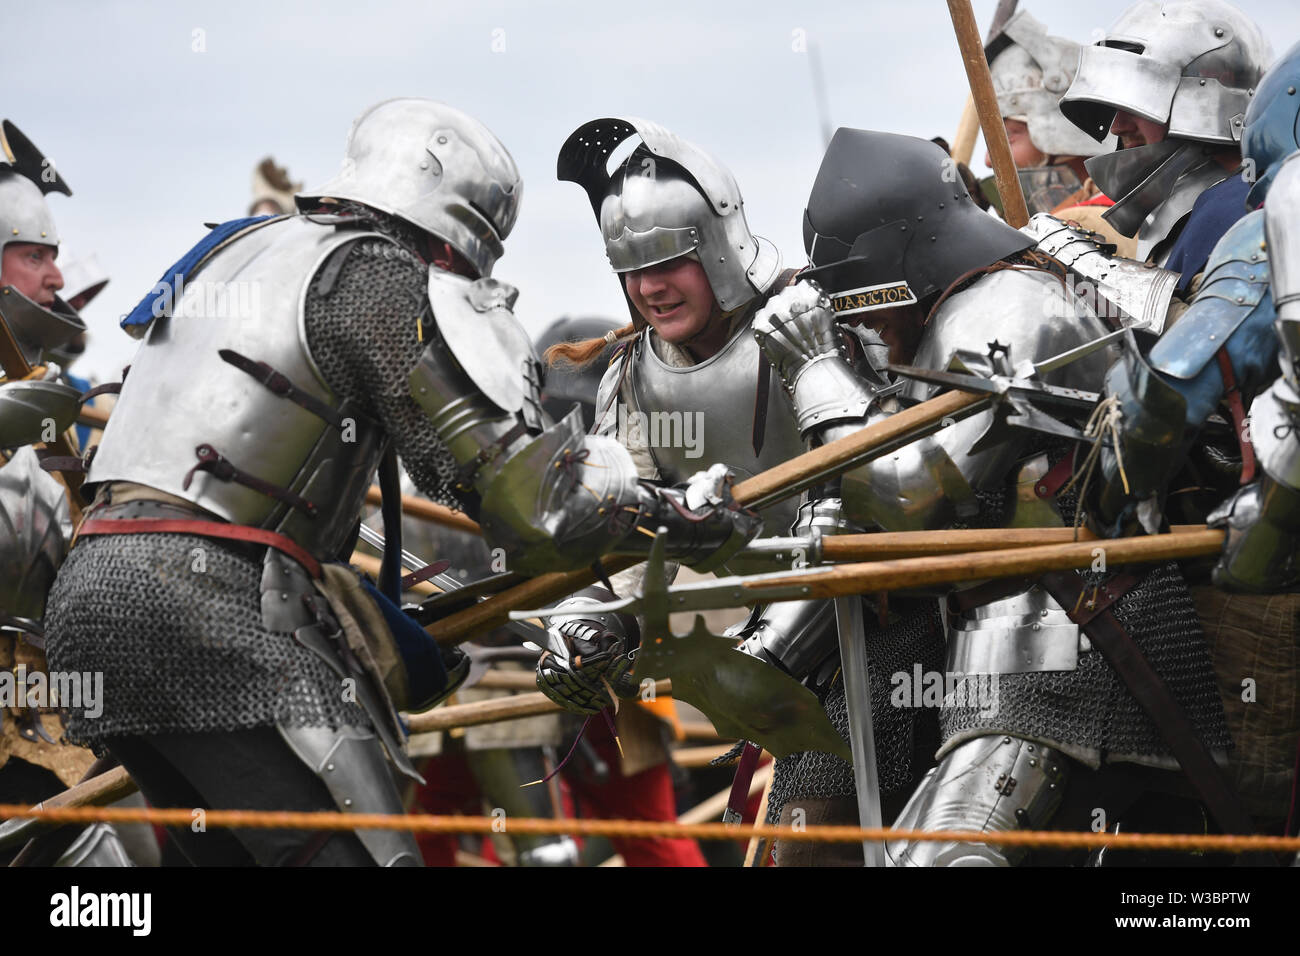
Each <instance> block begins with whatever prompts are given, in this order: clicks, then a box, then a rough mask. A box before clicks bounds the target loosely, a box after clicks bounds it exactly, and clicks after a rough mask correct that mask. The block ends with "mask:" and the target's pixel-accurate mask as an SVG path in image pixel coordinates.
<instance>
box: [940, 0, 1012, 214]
mask: <svg viewBox="0 0 1300 956" xmlns="http://www.w3.org/2000/svg"><path fill="white" fill-rule="evenodd" d="M948 12H949V13H950V14H951V15H952V28H953V30H954V31H955V32H956V34H957V45H958V46H959V47H961V58H962V63H963V64H964V65H965V67H966V78H967V79H968V80H969V81H970V91H971V96H972V97H973V98H974V100H975V110H976V112H978V113H979V118H980V129H981V130H983V131H984V142H985V144H986V145H987V146H988V148H989V154H990V155H991V156H992V158H993V173H994V175H995V176H996V178H997V183H998V193H999V194H1000V195H1001V196H1002V209H1003V213H1004V215H1005V218H1006V220H1007V223H1008V225H1011V226H1013V227H1015V228H1016V229H1019V228H1020V227H1021V226H1023V225H1025V224H1026V223H1027V222H1029V209H1028V207H1026V206H1025V196H1024V193H1022V192H1021V191H1020V179H1019V177H1017V176H1016V164H1015V161H1014V160H1013V159H1012V158H1011V144H1010V143H1009V142H1008V141H1007V130H1006V127H1005V126H1004V125H1003V124H1002V111H1001V110H999V109H998V97H997V94H996V93H994V92H993V77H992V76H990V75H989V64H988V60H986V59H985V58H984V44H983V43H981V42H980V34H979V27H978V26H976V24H975V14H974V12H973V11H972V10H971V6H970V0H948Z"/></svg>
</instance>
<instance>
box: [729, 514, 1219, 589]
mask: <svg viewBox="0 0 1300 956" xmlns="http://www.w3.org/2000/svg"><path fill="white" fill-rule="evenodd" d="M1223 536H1224V533H1223V532H1222V531H1220V530H1218V529H1212V528H1205V529H1203V530H1200V531H1188V532H1183V533H1180V534H1159V535H1152V536H1150V537H1145V538H1110V539H1107V540H1101V539H1098V540H1094V541H1079V542H1075V543H1072V544H1048V545H1040V546H1036V547H1032V548H1011V549H1008V550H1006V551H992V552H984V553H980V554H952V555H943V556H941V557H932V558H904V559H901V560H894V561H871V562H864V563H859V564H841V565H836V566H835V567H831V568H826V569H825V570H824V571H819V572H815V573H813V574H809V575H802V576H790V577H782V578H768V579H767V580H764V581H762V582H755V583H752V584H750V583H744V584H742V587H743V588H744V589H745V590H746V591H748V592H750V594H751V595H752V599H751V600H749V601H746V602H745V603H747V604H762V603H764V602H766V601H769V600H771V599H772V598H771V597H770V596H765V595H764V593H763V592H764V590H765V589H769V588H776V587H788V586H790V585H802V586H803V592H802V593H801V594H800V595H799V599H805V598H833V597H843V596H845V595H848V594H867V593H874V592H878V591H904V590H912V589H915V588H920V587H930V586H932V585H936V584H957V583H960V582H962V581H982V580H985V579H986V578H1013V577H1020V576H1022V575H1023V576H1025V577H1036V576H1038V575H1040V574H1042V573H1043V572H1044V571H1066V570H1070V569H1072V568H1087V567H1091V566H1093V565H1094V563H1096V562H1101V564H1102V567H1110V566H1111V565H1120V564H1147V563H1160V562H1163V561H1172V560H1174V559H1176V558H1198V557H1203V556H1206V555H1212V554H1218V553H1219V552H1220V551H1222V550H1223Z"/></svg>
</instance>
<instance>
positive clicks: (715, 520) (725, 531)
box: [620, 464, 763, 572]
mask: <svg viewBox="0 0 1300 956" xmlns="http://www.w3.org/2000/svg"><path fill="white" fill-rule="evenodd" d="M730 478H731V476H730V474H729V472H728V471H727V466H726V465H721V464H719V465H714V466H713V467H711V468H710V469H709V470H708V471H699V472H696V473H695V474H694V475H692V476H691V477H690V479H689V480H688V481H687V482H686V484H685V485H684V486H678V487H674V488H664V487H661V486H657V485H653V484H650V483H649V482H642V483H641V484H640V486H639V490H638V494H639V497H640V501H639V502H638V517H637V522H636V523H637V525H638V526H639V527H641V528H646V529H648V530H650V531H655V530H657V529H658V528H659V527H666V528H667V529H668V542H667V543H668V549H667V555H668V557H670V558H672V559H673V560H675V561H680V562H681V563H682V564H685V565H688V566H689V567H692V568H694V569H695V570H697V571H700V572H706V571H712V570H714V569H715V568H718V567H721V566H722V565H723V564H725V563H726V562H727V560H728V559H729V558H730V557H731V556H732V555H734V554H735V553H736V552H737V551H739V550H740V549H741V548H743V547H744V546H745V545H746V544H748V543H749V542H750V541H751V540H752V539H753V538H754V537H755V536H756V535H757V534H758V533H759V532H760V531H761V530H762V529H763V519H762V518H760V517H759V516H758V514H757V513H756V512H753V511H750V510H748V509H747V508H742V507H740V506H739V505H738V504H736V502H735V500H734V499H733V498H732V496H731V480H730ZM651 540H652V539H651V538H650V537H649V536H647V535H643V534H640V533H639V532H633V533H632V534H630V535H628V536H626V538H625V539H624V542H623V543H624V544H635V545H637V546H638V547H642V548H644V549H645V550H646V551H649V547H650V542H651ZM620 550H624V549H623V546H622V545H620Z"/></svg>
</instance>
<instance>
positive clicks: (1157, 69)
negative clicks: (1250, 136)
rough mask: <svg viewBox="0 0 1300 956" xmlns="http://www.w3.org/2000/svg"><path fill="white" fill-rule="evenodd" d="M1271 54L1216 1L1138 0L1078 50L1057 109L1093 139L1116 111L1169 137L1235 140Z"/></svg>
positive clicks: (1235, 13)
mask: <svg viewBox="0 0 1300 956" xmlns="http://www.w3.org/2000/svg"><path fill="white" fill-rule="evenodd" d="M1271 58H1272V52H1271V50H1270V48H1269V45H1268V42H1267V41H1266V40H1265V39H1264V36H1263V34H1261V33H1260V30H1259V27H1257V26H1256V25H1255V23H1254V21H1253V20H1251V19H1250V18H1249V17H1248V16H1246V15H1245V14H1244V13H1242V12H1241V11H1240V10H1238V9H1237V8H1236V7H1234V6H1233V5H1232V4H1230V3H1225V2H1224V0H1186V2H1182V3H1159V2H1157V0H1141V2H1140V3H1137V4H1134V5H1133V6H1132V7H1130V8H1129V9H1128V10H1126V11H1125V12H1124V14H1123V15H1122V16H1120V18H1119V20H1118V21H1116V23H1115V25H1114V26H1112V27H1111V28H1110V30H1109V31H1107V33H1106V36H1105V38H1104V39H1103V40H1101V41H1100V42H1099V43H1097V44H1096V45H1094V46H1088V47H1084V48H1083V52H1082V55H1081V56H1080V58H1079V70H1078V73H1076V74H1075V77H1074V82H1073V83H1072V84H1071V85H1070V89H1069V90H1068V91H1067V92H1066V94H1065V96H1064V98H1063V99H1062V100H1061V111H1062V112H1063V113H1064V114H1065V115H1066V116H1067V117H1068V118H1069V119H1070V121H1071V122H1073V123H1074V124H1075V125H1076V126H1078V127H1079V128H1080V129H1081V130H1083V131H1084V132H1086V133H1088V134H1089V135H1090V136H1092V138H1093V139H1096V140H1098V141H1100V140H1102V139H1104V138H1105V137H1106V135H1107V134H1108V133H1109V132H1110V127H1111V124H1112V123H1113V122H1114V120H1115V114H1116V112H1117V111H1119V110H1124V111H1126V112H1128V113H1132V114H1134V115H1136V116H1141V117H1143V118H1144V119H1147V120H1150V121H1151V122H1153V123H1160V124H1163V125H1166V126H1168V128H1169V131H1168V134H1167V135H1168V136H1169V137H1170V138H1175V139H1191V140H1197V141H1198V142H1205V143H1224V144H1231V143H1235V142H1237V141H1239V140H1240V139H1241V133H1242V128H1243V125H1244V121H1245V116H1246V107H1247V106H1249V104H1250V98H1251V95H1252V94H1253V92H1254V89H1255V87H1256V86H1257V85H1258V84H1259V79H1260V77H1261V76H1262V75H1263V73H1264V68H1265V67H1266V66H1267V65H1268V62H1269V60H1270V59H1271Z"/></svg>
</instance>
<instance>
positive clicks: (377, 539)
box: [358, 523, 547, 641]
mask: <svg viewBox="0 0 1300 956" xmlns="http://www.w3.org/2000/svg"><path fill="white" fill-rule="evenodd" d="M358 534H359V536H360V538H361V540H362V541H364V542H365V543H366V544H368V545H370V546H371V547H372V548H378V549H379V550H380V551H381V552H382V551H383V550H384V536H383V535H382V534H380V533H379V532H378V531H376V530H375V529H374V528H371V527H368V526H367V525H366V524H365V523H362V525H361V527H360V529H359V531H358ZM428 566H429V562H427V561H422V560H420V558H418V557H416V556H415V555H413V554H411V552H409V551H405V550H403V551H402V567H404V568H406V570H408V571H422V570H424V569H425V568H426V567H428ZM428 580H429V581H431V582H432V583H434V584H436V585H437V586H438V587H439V588H441V589H442V590H443V591H456V590H459V589H460V588H462V587H464V585H463V584H462V583H461V582H460V581H459V580H457V579H456V578H454V577H452V576H451V575H450V574H447V573H446V572H443V573H441V574H435V575H432V576H431V577H429V578H428ZM479 600H480V601H484V600H486V598H484V597H480V598H479ZM504 626H505V628H506V630H508V631H510V632H512V633H513V634H516V635H518V636H519V637H522V638H523V639H524V640H526V641H537V640H543V641H544V640H545V639H546V636H547V631H546V629H545V628H542V627H538V626H537V625H536V624H529V623H528V622H527V621H526V620H511V621H510V622H509V623H508V624H506V625H504Z"/></svg>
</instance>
